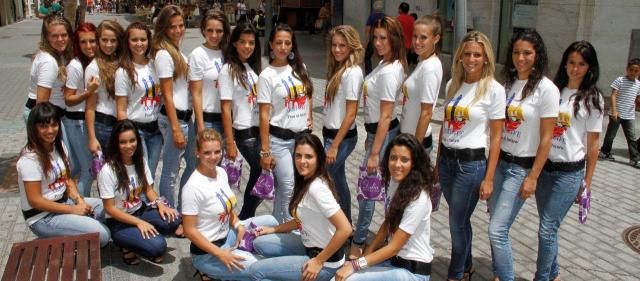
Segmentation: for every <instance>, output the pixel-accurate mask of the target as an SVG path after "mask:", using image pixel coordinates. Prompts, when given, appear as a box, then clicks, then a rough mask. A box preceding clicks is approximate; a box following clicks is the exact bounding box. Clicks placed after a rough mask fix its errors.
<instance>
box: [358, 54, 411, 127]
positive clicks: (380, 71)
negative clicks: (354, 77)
mask: <svg viewBox="0 0 640 281" xmlns="http://www.w3.org/2000/svg"><path fill="white" fill-rule="evenodd" d="M404 76H405V75H404V68H402V63H400V61H399V60H396V61H394V62H393V63H385V62H384V61H380V64H378V66H376V68H374V69H373V71H371V73H369V75H367V77H365V78H364V84H363V86H362V102H363V107H364V122H365V123H378V120H380V101H387V102H393V103H395V102H396V97H397V96H398V95H399V94H400V87H401V86H402V81H404ZM395 118H396V111H395V110H392V111H391V120H393V119H395Z"/></svg>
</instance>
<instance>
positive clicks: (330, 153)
mask: <svg viewBox="0 0 640 281" xmlns="http://www.w3.org/2000/svg"><path fill="white" fill-rule="evenodd" d="M337 156H338V148H337V147H334V146H333V145H331V147H329V150H327V160H326V163H327V164H328V165H331V164H333V163H335V162H336V157H337Z"/></svg>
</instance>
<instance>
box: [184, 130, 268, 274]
mask: <svg viewBox="0 0 640 281" xmlns="http://www.w3.org/2000/svg"><path fill="white" fill-rule="evenodd" d="M197 153H198V155H197V157H198V167H197V168H196V170H195V171H194V172H193V174H191V177H189V180H188V181H187V184H186V185H185V186H184V190H183V192H182V194H183V195H182V214H183V218H182V219H183V225H184V234H185V236H186V237H187V238H189V240H191V246H190V251H191V258H192V262H193V266H194V267H195V268H196V269H197V270H198V272H200V274H201V275H200V277H201V279H202V280H210V279H209V277H211V278H217V279H223V280H250V278H249V273H248V272H247V270H245V269H246V268H247V267H248V266H249V265H250V264H251V263H252V262H255V261H256V259H255V258H254V257H253V255H252V254H251V253H248V252H245V251H242V250H237V249H236V248H237V246H238V245H239V243H240V241H242V239H243V238H244V233H245V230H244V229H245V228H244V225H248V224H250V223H254V224H256V225H263V226H274V225H276V224H277V222H276V220H275V219H274V218H273V217H272V216H260V217H255V218H252V219H249V220H246V221H241V220H240V219H239V218H238V216H237V215H236V213H235V212H234V211H233V209H234V208H235V207H236V203H237V199H236V197H235V195H234V193H233V191H232V190H231V188H230V187H229V184H228V182H227V174H226V173H225V172H224V170H223V169H222V168H220V167H218V163H219V162H220V159H221V158H222V140H221V139H220V134H218V132H216V131H215V130H213V129H208V128H207V129H204V130H203V131H201V132H199V133H198V137H197ZM231 227H233V228H231Z"/></svg>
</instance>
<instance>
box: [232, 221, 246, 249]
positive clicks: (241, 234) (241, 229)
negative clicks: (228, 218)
mask: <svg viewBox="0 0 640 281" xmlns="http://www.w3.org/2000/svg"><path fill="white" fill-rule="evenodd" d="M237 230H238V238H237V239H236V244H235V245H234V247H235V248H238V247H239V246H240V242H242V239H244V234H245V232H246V229H245V228H244V225H243V224H239V225H238V229H237Z"/></svg>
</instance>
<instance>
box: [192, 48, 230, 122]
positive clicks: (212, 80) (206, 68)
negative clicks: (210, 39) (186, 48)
mask: <svg viewBox="0 0 640 281" xmlns="http://www.w3.org/2000/svg"><path fill="white" fill-rule="evenodd" d="M223 64H224V58H223V56H222V51H221V50H212V49H209V48H207V47H205V46H198V47H196V48H195V49H193V51H192V52H191V54H190V55H189V81H202V110H203V111H204V112H209V113H220V92H219V89H220V86H219V84H218V83H219V82H218V77H219V75H220V70H222V65H223Z"/></svg>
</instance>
